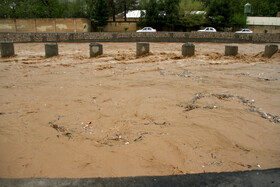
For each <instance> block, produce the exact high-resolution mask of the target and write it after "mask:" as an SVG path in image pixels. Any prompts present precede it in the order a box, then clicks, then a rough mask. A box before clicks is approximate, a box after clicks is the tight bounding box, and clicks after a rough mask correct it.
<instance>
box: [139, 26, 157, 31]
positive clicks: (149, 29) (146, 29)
mask: <svg viewBox="0 0 280 187" xmlns="http://www.w3.org/2000/svg"><path fill="white" fill-rule="evenodd" d="M136 32H157V30H156V29H153V28H152V27H144V28H143V29H140V30H137V31H136Z"/></svg>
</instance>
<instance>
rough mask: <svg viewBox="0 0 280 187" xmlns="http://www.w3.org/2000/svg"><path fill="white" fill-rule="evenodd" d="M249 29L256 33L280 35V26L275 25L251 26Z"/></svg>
mask: <svg viewBox="0 0 280 187" xmlns="http://www.w3.org/2000/svg"><path fill="white" fill-rule="evenodd" d="M248 28H249V29H251V30H252V31H253V32H254V33H265V30H266V31H267V33H280V26H274V25H249V26H248Z"/></svg>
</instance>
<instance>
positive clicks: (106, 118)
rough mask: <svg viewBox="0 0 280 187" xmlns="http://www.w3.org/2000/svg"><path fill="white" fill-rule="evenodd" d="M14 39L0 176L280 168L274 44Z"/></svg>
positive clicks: (279, 89) (3, 103) (3, 106)
mask: <svg viewBox="0 0 280 187" xmlns="http://www.w3.org/2000/svg"><path fill="white" fill-rule="evenodd" d="M102 44H103V50H104V54H103V55H102V56H100V57H98V58H89V43H71V44H70V43H59V44H58V45H59V54H60V55H59V56H57V57H53V58H48V59H45V58H44V44H42V43H37V44H36V43H34V44H15V51H16V56H14V57H10V58H2V59H0V126H1V128H0V177H11V178H15V177H121V176H143V175H145V176H146V175H173V174H188V173H201V172H222V171H241V170H253V169H268V168H276V167H280V138H279V137H280V118H279V115H280V53H279V52H278V53H277V54H275V55H274V56H273V57H272V58H270V59H266V58H263V57H262V52H263V51H264V47H265V44H234V45H238V46H239V55H238V56H236V57H225V56H223V54H224V47H225V45H228V44H211V43H195V45H196V55H195V56H194V57H188V58H183V57H182V56H181V46H182V43H181V44H180V43H150V49H151V54H150V55H148V56H144V57H140V58H136V57H135V47H136V45H135V43H102Z"/></svg>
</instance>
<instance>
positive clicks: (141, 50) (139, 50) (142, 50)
mask: <svg viewBox="0 0 280 187" xmlns="http://www.w3.org/2000/svg"><path fill="white" fill-rule="evenodd" d="M149 52H150V43H144V42H138V43H136V56H142V55H144V54H147V53H149Z"/></svg>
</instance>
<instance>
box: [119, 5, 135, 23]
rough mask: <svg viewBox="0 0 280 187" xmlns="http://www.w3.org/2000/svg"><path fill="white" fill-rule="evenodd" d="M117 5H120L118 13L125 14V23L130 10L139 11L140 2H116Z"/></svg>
mask: <svg viewBox="0 0 280 187" xmlns="http://www.w3.org/2000/svg"><path fill="white" fill-rule="evenodd" d="M116 4H117V5H119V6H118V7H116V10H117V12H118V13H120V12H122V13H123V14H124V21H126V13H127V12H128V11H129V10H137V9H138V1H137V0H116Z"/></svg>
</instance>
